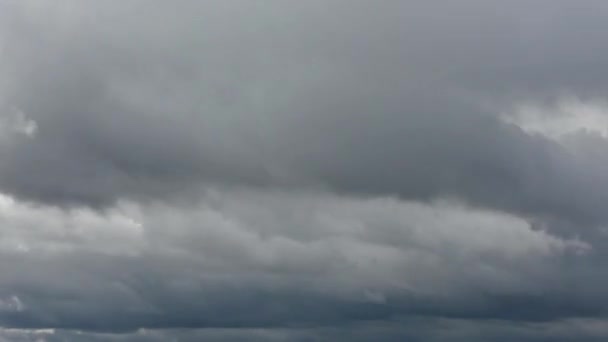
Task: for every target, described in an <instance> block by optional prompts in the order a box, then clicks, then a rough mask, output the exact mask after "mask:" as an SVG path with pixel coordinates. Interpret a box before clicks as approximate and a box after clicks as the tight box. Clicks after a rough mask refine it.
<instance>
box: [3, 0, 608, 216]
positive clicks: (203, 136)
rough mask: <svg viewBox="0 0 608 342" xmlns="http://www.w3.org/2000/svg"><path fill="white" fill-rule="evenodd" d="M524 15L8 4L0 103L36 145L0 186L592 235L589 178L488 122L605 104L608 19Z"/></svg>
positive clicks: (554, 153)
mask: <svg viewBox="0 0 608 342" xmlns="http://www.w3.org/2000/svg"><path fill="white" fill-rule="evenodd" d="M543 4H544V3H543ZM520 5H521V4H519V3H498V2H494V3H491V4H490V3H487V2H479V1H466V2H463V3H461V4H459V5H446V4H444V5H441V6H440V5H438V4H428V3H422V2H408V3H391V4H389V3H383V4H370V3H367V2H348V3H345V2H333V3H330V4H327V3H323V2H308V3H306V4H297V5H290V6H287V5H286V4H282V3H273V2H269V3H264V4H255V5H254V4H238V3H232V4H224V5H214V4H211V3H207V2H191V1H178V2H177V3H175V4H174V3H172V4H171V5H168V4H166V3H162V2H154V3H150V2H141V1H128V2H126V3H121V4H120V5H118V4H117V3H112V2H110V3H103V4H99V3H94V2H90V3H83V2H75V1H65V2H62V3H60V4H50V3H47V2H38V3H36V2H31V3H26V4H25V5H21V4H16V3H10V2H9V3H5V4H3V9H4V10H3V13H4V14H3V17H4V20H3V24H2V25H3V28H2V35H3V53H4V58H3V69H4V70H6V74H7V76H8V77H7V80H6V81H4V85H5V87H4V89H5V90H4V91H3V102H4V103H5V104H6V106H14V107H17V108H19V109H20V110H21V111H23V113H25V115H26V116H27V117H28V118H29V119H31V120H33V121H35V122H36V123H37V125H38V128H39V129H38V132H37V135H36V136H35V137H34V138H33V139H29V140H28V139H22V140H20V141H17V142H13V143H12V144H8V143H7V144H5V145H7V146H6V147H3V150H2V151H1V152H2V154H1V157H2V169H1V170H0V184H1V185H2V187H3V189H4V190H5V191H9V192H11V193H13V194H16V195H18V196H21V197H24V198H28V199H34V200H39V201H43V202H47V203H55V204H61V203H68V204H78V203H86V204H92V205H105V204H109V203H112V202H113V201H114V200H116V199H117V198H120V197H133V196H135V197H140V198H141V197H144V198H145V197H150V196H153V197H158V196H161V195H163V194H171V193H175V192H183V191H187V190H189V189H192V188H196V187H198V186H200V185H202V184H206V183H209V182H225V183H228V184H250V185H251V184H255V185H317V186H319V185H320V186H328V187H330V188H333V189H336V190H339V191H345V192H347V193H355V194H356V193H371V194H397V195H399V196H402V197H404V198H413V199H424V200H426V199H429V198H434V197H440V196H456V197H461V198H464V199H466V200H468V201H471V202H472V203H475V204H477V205H482V206H489V207H496V208H500V209H504V210H509V211H517V212H522V213H525V214H532V215H549V216H556V215H557V216H562V217H565V218H567V219H570V220H575V221H581V222H586V223H589V222H592V223H593V222H602V221H605V220H606V216H605V213H604V210H603V209H602V208H601V206H600V205H599V204H598V203H601V202H603V201H605V200H606V199H607V197H608V188H606V186H605V185H603V184H608V183H607V182H606V179H605V178H606V176H603V175H602V174H595V173H593V172H589V171H588V170H587V169H588V166H590V167H591V168H593V167H595V165H594V161H593V160H590V161H583V163H584V164H585V169H582V168H581V167H580V164H581V162H580V160H578V159H577V158H574V157H572V156H571V155H570V154H568V153H567V152H565V151H564V150H563V147H562V146H561V145H560V144H557V143H556V142H554V141H550V140H547V139H545V138H543V137H540V136H530V135H528V134H527V133H524V132H522V131H521V130H520V129H519V128H516V127H514V126H512V125H509V124H506V123H504V122H502V121H501V120H499V118H498V114H499V113H500V112H502V111H503V110H504V106H500V105H498V104H499V103H503V104H504V103H505V102H504V101H506V100H505V99H513V96H516V97H518V98H519V97H522V98H526V99H527V98H529V97H530V96H536V95H537V96H545V95H556V94H559V91H570V92H573V93H580V94H581V96H583V95H585V94H588V93H589V92H588V89H591V90H593V91H601V89H603V86H604V85H603V84H602V83H601V78H598V72H601V71H598V70H601V69H602V65H601V63H603V61H605V58H603V55H604V53H603V51H602V49H596V48H595V47H596V45H599V43H600V39H601V35H600V32H601V31H600V30H599V28H600V27H601V25H603V20H601V19H602V16H601V13H606V11H607V10H608V9H607V8H606V7H607V6H605V5H604V4H602V3H599V2H597V3H591V2H583V3H580V4H577V5H573V4H570V3H567V2H563V3H560V2H558V3H554V2H552V3H551V6H541V3H539V5H538V6H520ZM546 7H550V8H551V10H547V9H546ZM583 38H584V39H583ZM573 72H576V74H577V75H573V74H572V73H573ZM535 94H536V95H535ZM543 94H544V95H543ZM509 101H510V100H509ZM488 103H495V104H496V107H494V108H489V109H488V107H487V104H488ZM482 104H483V105H482ZM587 164H591V165H587ZM590 173H591V174H590ZM590 194H591V195H590Z"/></svg>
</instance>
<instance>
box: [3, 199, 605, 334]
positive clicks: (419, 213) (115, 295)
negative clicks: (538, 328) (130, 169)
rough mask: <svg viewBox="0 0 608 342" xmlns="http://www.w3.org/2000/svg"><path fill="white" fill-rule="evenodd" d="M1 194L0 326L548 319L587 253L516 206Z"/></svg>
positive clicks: (577, 242) (95, 327)
mask: <svg viewBox="0 0 608 342" xmlns="http://www.w3.org/2000/svg"><path fill="white" fill-rule="evenodd" d="M253 199H255V200H253ZM1 204H2V205H1V206H0V217H1V218H2V221H3V222H2V225H3V227H4V228H3V235H2V238H1V239H0V253H1V254H2V255H3V258H2V261H0V273H1V274H4V275H5V276H3V277H0V287H1V288H2V291H1V293H0V294H1V295H2V296H3V297H2V298H4V299H3V300H2V301H1V302H0V303H4V304H3V305H0V309H2V308H5V309H6V310H0V311H3V313H2V314H0V323H2V325H4V326H14V327H19V328H32V329H46V328H67V329H77V330H102V331H108V330H110V331H112V330H136V329H138V328H185V327H209V328H221V327H260V328H262V327H267V328H271V327H287V326H291V325H304V326H308V325H312V326H320V325H321V326H322V325H326V324H342V323H345V322H351V321H352V322H357V321H359V320H369V319H372V320H374V319H383V318H386V317H392V316H397V315H404V314H425V315H426V314H429V315H434V314H433V313H432V312H433V310H435V309H437V310H441V312H443V314H448V313H449V315H454V316H455V317H459V316H462V317H469V316H476V315H489V316H493V317H496V318H501V317H503V318H507V317H508V318H509V319H511V318H515V317H511V316H509V315H507V313H506V312H502V311H500V310H492V309H491V308H493V307H496V308H500V307H501V306H503V305H507V302H503V301H504V300H505V299H503V298H509V297H510V298H511V300H514V299H515V298H521V299H522V300H523V299H525V300H526V301H539V305H538V308H537V310H541V311H540V312H539V313H538V316H537V317H538V318H541V319H548V318H551V317H555V316H557V317H559V316H561V315H566V316H567V315H569V314H570V313H568V312H553V311H552V310H550V309H551V307H547V309H544V306H545V304H544V303H543V302H544V299H542V297H540V293H551V291H550V290H549V288H552V286H551V282H552V281H554V280H555V277H557V276H560V277H562V276H563V275H561V274H560V273H561V272H562V270H560V269H559V268H558V267H555V265H554V261H553V260H560V259H564V260H566V259H571V258H573V259H579V258H586V256H585V255H588V254H589V253H591V245H589V243H587V242H584V241H581V240H578V239H570V238H561V237H558V236H554V235H552V234H550V233H548V232H546V231H539V230H534V229H533V228H532V226H531V224H530V223H528V222H526V221H525V220H523V219H521V218H518V217H515V216H511V215H507V214H501V213H494V212H486V211H480V210H476V209H471V208H467V207H464V206H461V205H459V204H452V203H437V204H433V205H427V204H421V203H416V202H402V201H399V200H397V199H394V198H379V199H373V200H363V199H351V198H343V197H336V196H334V195H330V194H323V193H309V194H299V195H293V194H289V193H284V192H265V191H264V192H259V191H246V192H242V191H236V192H233V191H220V190H214V191H212V192H210V193H208V195H207V196H206V197H205V198H203V199H202V200H201V202H199V203H197V204H191V205H189V206H188V207H172V206H167V205H166V204H163V203H156V204H149V205H140V204H136V203H133V202H125V203H123V204H121V205H120V206H118V207H116V208H115V209H112V210H110V211H107V212H105V213H97V212H95V211H92V210H90V209H72V210H67V211H65V210H61V209H57V208H52V207H40V206H32V205H29V204H25V203H21V202H19V201H18V200H15V199H12V198H10V197H8V196H6V195H5V196H4V197H2V201H1ZM555 290H557V289H555ZM555 295H557V291H556V293H555ZM568 295H569V296H573V298H574V297H576V296H578V295H581V294H578V293H569V294H568ZM192 298H197V300H195V301H193V300H192ZM465 298H466V299H465ZM554 300H558V299H557V297H556V298H555V299H554ZM570 300H571V298H567V299H566V302H564V304H563V305H566V306H572V307H571V309H572V310H574V312H576V310H583V307H581V308H580V309H577V308H576V306H577V304H576V303H575V302H572V303H569V302H568V301H570ZM559 301H561V300H559ZM547 304H549V305H551V304H550V303H547ZM517 307H519V306H518V305H516V306H515V307H514V308H513V309H515V308H517ZM597 309H598V310H600V309H602V307H601V306H599V307H598V308H597ZM488 310H489V311H488ZM543 310H547V311H543ZM220 313H221V314H220ZM584 313H585V312H584V310H583V311H581V312H580V314H584ZM505 315H507V316H505Z"/></svg>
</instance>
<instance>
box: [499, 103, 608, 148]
mask: <svg viewBox="0 0 608 342" xmlns="http://www.w3.org/2000/svg"><path fill="white" fill-rule="evenodd" d="M503 118H504V119H505V120H506V121H507V122H510V123H513V124H515V125H517V126H519V127H520V128H522V129H523V130H525V131H526V132H529V133H537V134H542V135H544V136H546V137H548V138H551V139H554V140H560V139H561V138H563V137H564V136H566V135H568V134H572V133H578V132H581V131H583V132H589V133H595V134H599V135H601V136H602V137H603V138H608V102H607V101H606V100H604V99H594V100H582V99H580V98H577V97H562V98H560V99H559V100H558V101H556V102H554V103H551V104H538V103H524V104H520V105H518V106H515V109H514V110H513V111H511V112H509V113H506V114H504V115H503Z"/></svg>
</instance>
